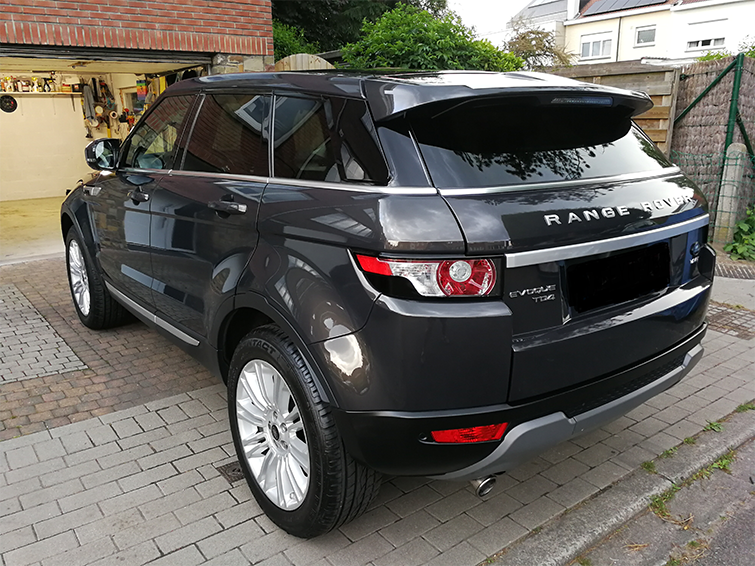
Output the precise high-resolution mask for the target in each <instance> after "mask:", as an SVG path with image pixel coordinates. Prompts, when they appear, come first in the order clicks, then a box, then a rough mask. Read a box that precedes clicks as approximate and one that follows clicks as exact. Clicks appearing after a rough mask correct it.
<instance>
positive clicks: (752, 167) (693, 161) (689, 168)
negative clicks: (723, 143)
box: [670, 151, 755, 244]
mask: <svg viewBox="0 0 755 566" xmlns="http://www.w3.org/2000/svg"><path fill="white" fill-rule="evenodd" d="M670 158H671V161H672V162H674V163H675V164H676V165H678V166H679V168H680V169H681V170H682V171H684V173H685V174H686V175H687V176H688V177H689V178H690V179H692V181H694V182H695V184H696V185H697V186H698V187H699V188H700V190H701V191H702V192H703V194H704V195H705V198H706V199H707V200H708V207H709V209H710V215H711V230H710V231H709V237H710V240H711V241H713V242H717V243H722V244H725V243H728V240H729V239H730V235H729V236H728V237H727V236H726V232H725V231H723V230H719V228H720V227H722V226H731V225H733V224H734V223H736V222H737V221H738V220H741V219H742V218H744V217H745V211H746V210H747V209H748V208H755V157H754V156H752V155H748V154H747V153H736V154H734V155H730V156H729V158H728V160H727V159H726V156H725V154H723V153H717V154H693V153H682V152H678V151H672V152H671V155H670ZM724 169H726V171H727V172H730V173H727V174H726V175H725V171H724ZM731 173H734V175H733V178H729V176H730V174H731Z"/></svg>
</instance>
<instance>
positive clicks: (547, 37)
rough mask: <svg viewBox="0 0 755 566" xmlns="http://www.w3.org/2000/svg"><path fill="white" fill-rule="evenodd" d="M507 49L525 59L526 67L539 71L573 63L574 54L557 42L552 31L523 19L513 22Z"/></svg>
mask: <svg viewBox="0 0 755 566" xmlns="http://www.w3.org/2000/svg"><path fill="white" fill-rule="evenodd" d="M506 50H507V51H510V52H511V53H513V54H514V55H516V56H517V57H520V58H521V59H522V60H524V68H525V69H527V70H530V71H537V70H540V69H542V68H544V67H553V66H557V67H562V66H567V65H571V64H572V59H573V55H570V54H569V53H567V52H566V51H565V50H564V49H563V48H562V47H559V46H558V45H557V44H556V36H555V34H554V33H553V32H552V31H544V30H542V29H539V28H536V27H531V26H530V25H528V24H527V23H526V22H524V21H522V20H516V21H514V22H513V24H512V37H511V39H509V40H508V41H507V42H506Z"/></svg>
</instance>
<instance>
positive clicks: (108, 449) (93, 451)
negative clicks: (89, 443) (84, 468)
mask: <svg viewBox="0 0 755 566" xmlns="http://www.w3.org/2000/svg"><path fill="white" fill-rule="evenodd" d="M119 451H120V447H119V446H118V445H117V444H116V443H115V442H112V443H109V444H103V445H102V446H96V447H94V448H90V449H89V450H83V451H81V452H77V453H76V454H69V455H67V456H64V457H63V461H64V462H65V465H66V466H78V465H79V464H83V463H84V462H91V461H92V460H99V459H100V458H103V459H105V457H106V456H112V455H113V454H115V453H117V452H119ZM100 465H102V462H100ZM60 467H61V468H62V467H63V466H60ZM102 467H107V466H104V465H103V466H102Z"/></svg>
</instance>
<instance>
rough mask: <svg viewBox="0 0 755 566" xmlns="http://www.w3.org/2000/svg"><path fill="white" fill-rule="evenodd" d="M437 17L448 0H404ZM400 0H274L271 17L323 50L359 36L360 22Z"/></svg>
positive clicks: (339, 46)
mask: <svg viewBox="0 0 755 566" xmlns="http://www.w3.org/2000/svg"><path fill="white" fill-rule="evenodd" d="M405 2H406V3H408V4H412V5H415V6H417V7H419V8H422V9H426V10H427V11H429V12H430V13H432V14H433V15H434V16H436V17H440V16H442V15H443V14H445V11H446V2H447V0H405ZM398 3H399V0H316V1H315V0H273V2H272V7H273V19H274V20H277V21H279V22H281V23H283V24H286V25H289V26H292V27H296V28H299V29H301V30H302V32H303V34H304V37H306V39H307V40H308V41H310V42H312V43H316V44H318V45H320V46H321V47H322V49H324V50H326V51H330V50H333V49H339V48H341V47H342V46H344V45H345V44H347V43H350V42H355V41H357V40H358V39H359V31H360V29H361V28H362V22H363V21H364V20H367V21H371V22H372V21H375V20H377V19H378V18H379V17H380V16H381V15H382V14H384V13H385V12H387V11H389V10H392V9H394V8H395V7H396V6H397V5H398Z"/></svg>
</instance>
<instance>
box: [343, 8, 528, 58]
mask: <svg viewBox="0 0 755 566" xmlns="http://www.w3.org/2000/svg"><path fill="white" fill-rule="evenodd" d="M343 58H344V60H345V61H346V62H347V63H348V64H349V65H351V66H352V67H355V68H361V69H370V68H375V67H397V68H405V69H420V70H425V71H436V70H443V69H476V70H482V71H516V70H517V69H520V68H521V67H522V64H523V61H522V60H521V59H520V58H519V57H517V56H515V55H512V54H511V53H507V52H505V51H502V50H500V49H498V48H496V47H495V46H494V45H493V44H492V43H490V42H489V41H488V40H485V39H475V37H474V34H473V33H472V30H470V29H469V28H467V27H465V26H464V25H463V24H462V23H461V20H460V19H459V17H458V16H457V15H456V14H453V13H448V14H446V15H444V16H442V17H440V18H435V17H433V15H432V14H430V13H429V12H426V11H424V10H419V9H417V8H414V7H412V6H408V5H406V4H399V5H398V6H397V7H396V8H394V9H393V10H391V11H390V12H386V13H385V14H383V15H382V16H381V17H380V19H378V20H377V21H376V22H374V23H373V22H368V21H365V22H364V23H363V25H362V36H361V38H360V39H359V41H357V42H356V43H349V44H348V45H346V46H345V47H344V48H343Z"/></svg>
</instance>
